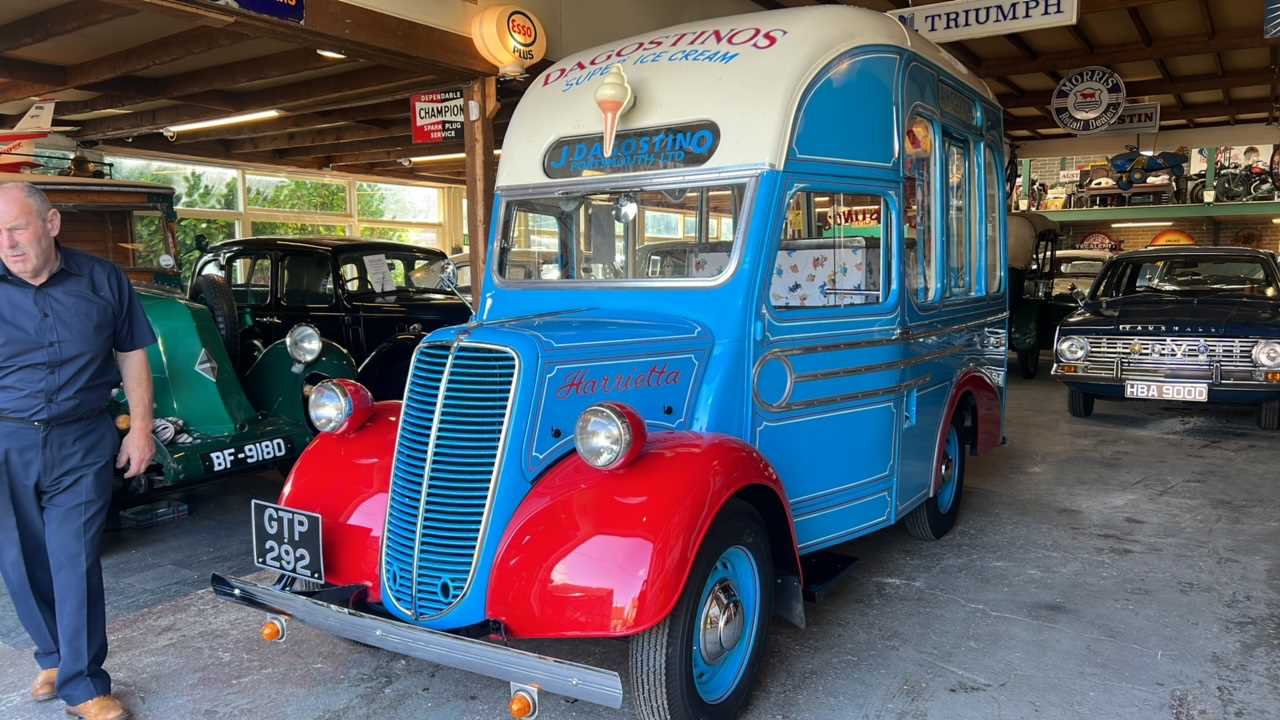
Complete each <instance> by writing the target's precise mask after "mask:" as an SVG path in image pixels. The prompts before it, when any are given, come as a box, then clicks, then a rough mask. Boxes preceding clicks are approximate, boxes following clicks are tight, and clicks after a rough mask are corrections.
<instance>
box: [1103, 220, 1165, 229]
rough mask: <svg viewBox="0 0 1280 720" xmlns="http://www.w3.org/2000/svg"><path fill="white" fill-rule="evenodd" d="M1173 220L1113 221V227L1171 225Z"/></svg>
mask: <svg viewBox="0 0 1280 720" xmlns="http://www.w3.org/2000/svg"><path fill="white" fill-rule="evenodd" d="M1172 224H1173V222H1171V221H1170V222H1127V223H1111V227H1113V228H1127V227H1169V226H1170V225H1172Z"/></svg>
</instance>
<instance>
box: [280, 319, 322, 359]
mask: <svg viewBox="0 0 1280 720" xmlns="http://www.w3.org/2000/svg"><path fill="white" fill-rule="evenodd" d="M284 346H285V347H286V348H287V349H288V350H289V357H291V358H293V359H294V361H295V362H299V363H302V364H303V365H307V364H309V363H311V362H314V361H315V359H316V358H318V357H320V350H321V349H323V347H324V341H323V340H321V339H320V331H319V330H317V329H316V326H315V325H311V324H309V323H298V324H297V325H294V326H293V327H292V328H290V329H289V334H288V335H285V336H284Z"/></svg>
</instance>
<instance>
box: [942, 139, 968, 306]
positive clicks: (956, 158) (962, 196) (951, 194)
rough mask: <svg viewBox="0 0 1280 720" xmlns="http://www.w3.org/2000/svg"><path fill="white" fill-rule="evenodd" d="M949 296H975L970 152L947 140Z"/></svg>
mask: <svg viewBox="0 0 1280 720" xmlns="http://www.w3.org/2000/svg"><path fill="white" fill-rule="evenodd" d="M946 146H947V294H948V295H950V296H964V295H972V294H973V285H974V283H973V257H972V255H973V249H972V241H971V239H970V237H969V229H970V227H972V226H971V224H970V222H969V206H970V205H971V204H972V202H971V197H970V192H969V175H970V173H969V152H968V148H967V147H966V146H965V143H963V142H962V141H958V140H947V143H946Z"/></svg>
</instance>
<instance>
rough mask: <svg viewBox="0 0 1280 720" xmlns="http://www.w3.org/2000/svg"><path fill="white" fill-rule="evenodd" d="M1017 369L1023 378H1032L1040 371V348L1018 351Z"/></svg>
mask: <svg viewBox="0 0 1280 720" xmlns="http://www.w3.org/2000/svg"><path fill="white" fill-rule="evenodd" d="M1018 370H1019V372H1021V373H1022V377H1023V379H1025V380H1034V379H1035V377H1036V375H1038V374H1039V373H1040V348H1033V349H1031V350H1019V351H1018Z"/></svg>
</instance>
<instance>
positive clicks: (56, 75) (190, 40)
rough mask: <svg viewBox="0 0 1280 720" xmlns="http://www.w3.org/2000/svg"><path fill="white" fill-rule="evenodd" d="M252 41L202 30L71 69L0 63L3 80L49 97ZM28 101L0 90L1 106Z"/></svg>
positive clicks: (5, 90) (9, 90)
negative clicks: (21, 83)
mask: <svg viewBox="0 0 1280 720" xmlns="http://www.w3.org/2000/svg"><path fill="white" fill-rule="evenodd" d="M248 39H249V36H248V35H244V34H241V33H237V32H231V31H228V30H211V29H209V28H203V27H198V28H194V29H191V30H184V31H182V32H179V33H174V34H173V35H168V36H166V37H162V38H159V39H156V40H151V41H148V42H147V43H145V44H144V45H141V46H138V47H131V48H127V49H125V50H121V51H119V52H115V53H111V54H110V55H106V56H103V57H100V58H97V59H94V60H89V61H86V62H82V63H79V64H76V65H71V66H68V67H63V66H60V65H48V64H45V63H32V62H27V61H17V60H12V59H9V58H0V60H2V61H3V63H0V78H5V79H9V80H25V81H28V82H35V83H41V84H43V85H45V86H46V87H45V88H44V89H43V90H42V91H41V92H46V93H48V92H57V91H59V90H68V89H72V88H80V89H84V88H85V87H86V86H89V85H92V84H94V83H97V82H102V81H104V80H111V79H115V78H120V77H122V76H126V75H130V74H132V73H135V72H138V71H140V70H146V69H147V68H152V67H155V66H157V65H164V64H166V63H171V62H173V61H175V60H181V59H183V58H186V57H190V56H192V55H197V54H199V53H202V52H208V51H210V50H216V49H218V48H223V47H228V46H231V45H236V44H238V43H241V42H244V41H245V40H248ZM15 73H21V74H15ZM41 76H42V77H41ZM26 97H30V94H27V95H17V94H16V91H15V90H12V89H9V88H3V89H0V102H12V101H14V100H22V99H24V98H26Z"/></svg>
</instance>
